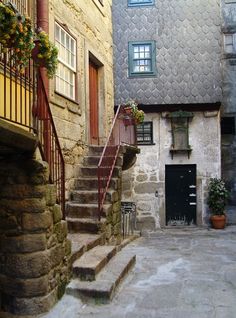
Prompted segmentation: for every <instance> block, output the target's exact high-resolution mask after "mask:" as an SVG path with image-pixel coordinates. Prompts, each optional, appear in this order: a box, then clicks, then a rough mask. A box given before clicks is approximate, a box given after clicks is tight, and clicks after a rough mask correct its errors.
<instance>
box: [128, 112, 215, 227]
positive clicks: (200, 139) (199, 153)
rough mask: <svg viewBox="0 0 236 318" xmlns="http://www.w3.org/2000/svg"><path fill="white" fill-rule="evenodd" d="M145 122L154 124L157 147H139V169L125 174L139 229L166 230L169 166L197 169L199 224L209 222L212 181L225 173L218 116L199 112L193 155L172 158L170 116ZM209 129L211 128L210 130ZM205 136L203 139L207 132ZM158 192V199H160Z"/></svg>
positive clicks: (194, 121) (194, 127) (191, 134)
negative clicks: (210, 185)
mask: <svg viewBox="0 0 236 318" xmlns="http://www.w3.org/2000/svg"><path fill="white" fill-rule="evenodd" d="M145 121H152V122H153V141H154V144H153V145H147V146H141V145H140V146H139V148H140V150H141V152H140V154H139V155H137V161H136V164H135V166H134V167H133V168H132V169H130V170H128V171H125V172H124V173H123V185H122V187H123V200H127V201H134V202H135V203H136V206H137V213H138V221H137V226H138V229H141V230H145V229H148V230H154V229H156V228H159V227H161V226H165V165H167V164H168V165H171V164H196V165H197V224H198V225H202V224H206V223H207V222H208V215H207V214H208V211H207V205H206V196H207V184H208V181H209V178H211V177H219V176H220V173H221V172H220V170H221V160H220V158H221V151H220V122H219V113H217V112H196V113H194V117H193V119H192V121H191V122H190V124H189V144H190V145H191V148H192V149H193V150H192V153H191V155H190V158H189V159H188V155H187V154H176V155H174V156H173V159H172V158H171V154H170V148H171V144H172V136H171V124H170V120H169V119H167V118H166V113H162V114H158V113H150V114H146V115H145ZM209 127H211V128H210V129H209ZM206 131H207V133H204V136H203V132H206ZM156 191H158V196H156Z"/></svg>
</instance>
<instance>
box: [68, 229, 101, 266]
mask: <svg viewBox="0 0 236 318" xmlns="http://www.w3.org/2000/svg"><path fill="white" fill-rule="evenodd" d="M67 237H68V239H69V240H70V241H71V258H70V264H73V263H74V262H75V260H77V259H78V258H79V257H81V256H82V255H83V254H84V253H85V252H87V251H89V250H90V249H91V248H94V247H95V246H97V245H103V244H104V242H105V237H104V235H103V234H89V233H79V234H78V233H74V234H71V233H68V236H67Z"/></svg>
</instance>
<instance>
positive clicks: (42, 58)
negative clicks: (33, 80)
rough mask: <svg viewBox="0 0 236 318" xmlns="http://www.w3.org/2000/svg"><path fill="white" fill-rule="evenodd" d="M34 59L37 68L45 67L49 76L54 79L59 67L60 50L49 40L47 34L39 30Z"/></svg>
mask: <svg viewBox="0 0 236 318" xmlns="http://www.w3.org/2000/svg"><path fill="white" fill-rule="evenodd" d="M32 57H33V58H34V61H35V63H36V65H37V66H44V67H45V68H46V69H47V75H48V77H49V78H52V77H53V76H54V75H55V73H56V70H57V65H58V48H57V47H56V46H55V45H54V44H53V43H52V42H51V41H50V40H49V36H48V34H47V33H46V32H44V31H42V30H38V32H37V33H36V40H35V48H34V50H33V52H32Z"/></svg>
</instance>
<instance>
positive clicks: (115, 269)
mask: <svg viewBox="0 0 236 318" xmlns="http://www.w3.org/2000/svg"><path fill="white" fill-rule="evenodd" d="M135 260H136V256H135V255H130V253H128V252H126V251H121V252H119V253H117V254H116V255H115V256H114V257H113V258H112V259H111V260H110V262H109V263H108V264H107V265H106V266H105V267H104V268H103V270H102V271H101V272H100V273H99V274H98V275H97V277H96V280H95V281H92V282H85V281H80V280H79V279H78V278H77V279H73V280H72V281H71V282H70V284H69V285H68V286H67V288H66V293H67V294H70V295H73V296H75V297H81V298H82V299H83V300H85V301H89V300H92V299H94V300H95V302H97V301H99V302H101V303H106V302H108V301H109V300H111V299H112V298H113V296H114V293H115V290H116V288H117V287H118V286H119V284H120V283H121V281H122V279H123V278H124V277H125V275H126V274H127V273H128V272H129V271H130V269H131V268H132V267H133V266H134V264H135Z"/></svg>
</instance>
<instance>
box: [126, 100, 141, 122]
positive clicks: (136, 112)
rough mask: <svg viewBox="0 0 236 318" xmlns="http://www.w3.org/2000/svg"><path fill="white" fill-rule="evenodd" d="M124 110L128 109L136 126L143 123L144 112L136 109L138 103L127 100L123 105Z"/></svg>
mask: <svg viewBox="0 0 236 318" xmlns="http://www.w3.org/2000/svg"><path fill="white" fill-rule="evenodd" d="M124 109H125V110H126V109H130V112H131V114H132V115H133V117H134V119H135V123H136V124H137V125H139V124H141V123H142V122H143V121H144V112H143V111H142V110H140V109H138V103H137V102H136V101H135V100H129V101H128V102H127V103H126V104H125V105H124Z"/></svg>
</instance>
